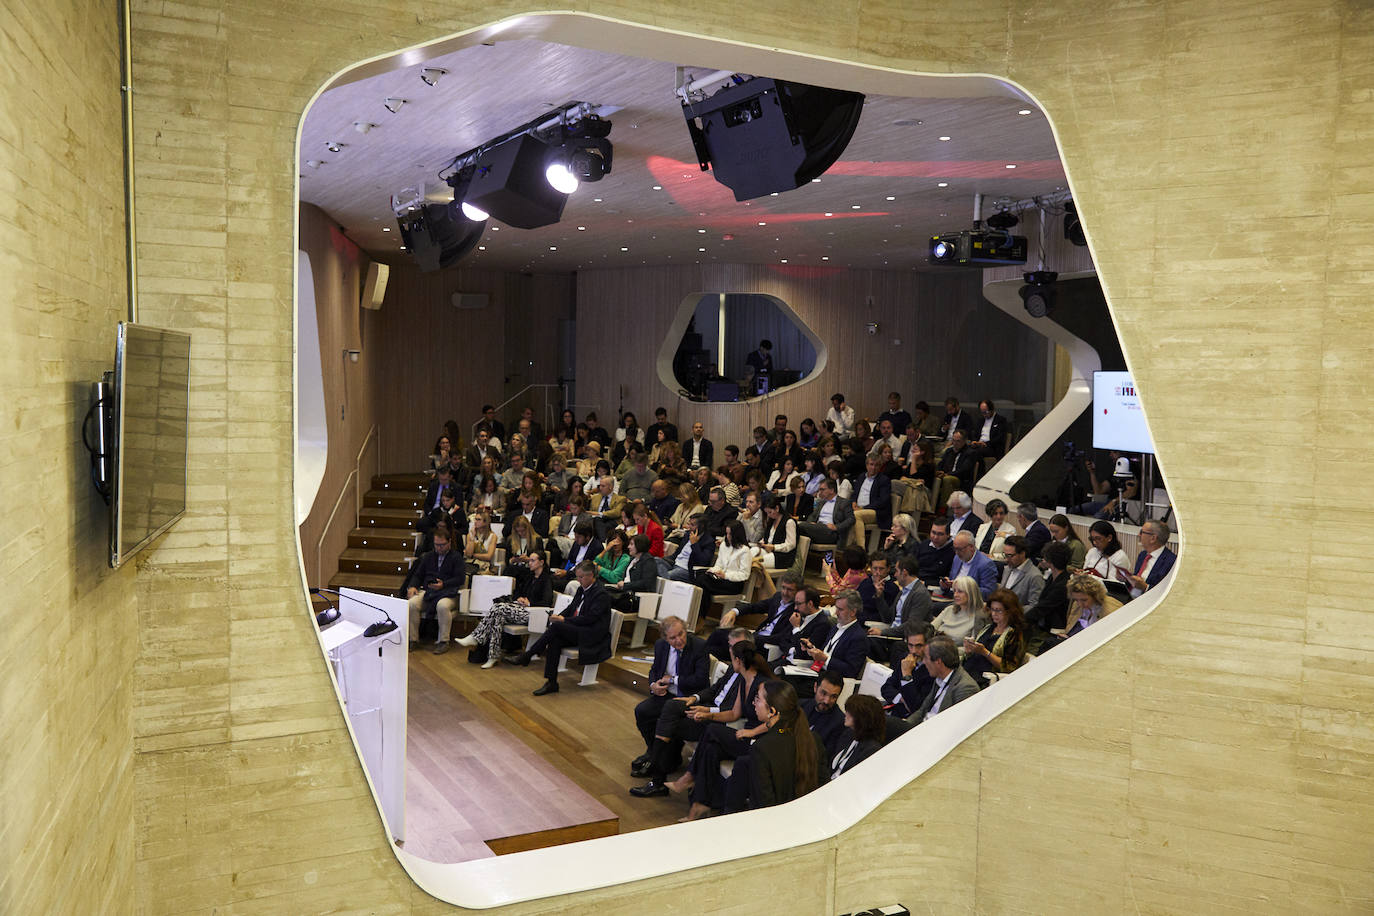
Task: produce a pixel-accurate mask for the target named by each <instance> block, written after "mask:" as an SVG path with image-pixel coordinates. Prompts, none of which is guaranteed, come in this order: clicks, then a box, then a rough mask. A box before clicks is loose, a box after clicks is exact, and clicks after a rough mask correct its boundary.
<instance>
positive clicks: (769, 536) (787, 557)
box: [755, 496, 797, 569]
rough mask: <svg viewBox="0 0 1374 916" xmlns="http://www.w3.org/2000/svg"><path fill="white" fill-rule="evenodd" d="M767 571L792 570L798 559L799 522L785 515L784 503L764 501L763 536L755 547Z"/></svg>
mask: <svg viewBox="0 0 1374 916" xmlns="http://www.w3.org/2000/svg"><path fill="white" fill-rule="evenodd" d="M755 547H757V549H758V551H759V562H760V563H762V564H763V566H764V568H765V569H791V568H792V563H793V562H794V561H795V560H796V559H797V522H796V519H791V518H788V517H787V516H786V515H785V514H784V513H783V508H782V501H781V500H778V499H774V498H773V497H771V496H765V497H764V500H763V536H762V537H761V538H759V542H758V544H756V545H755Z"/></svg>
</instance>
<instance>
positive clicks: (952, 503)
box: [949, 490, 983, 537]
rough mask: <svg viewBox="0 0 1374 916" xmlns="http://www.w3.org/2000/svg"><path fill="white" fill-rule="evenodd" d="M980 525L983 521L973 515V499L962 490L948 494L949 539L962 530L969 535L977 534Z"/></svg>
mask: <svg viewBox="0 0 1374 916" xmlns="http://www.w3.org/2000/svg"><path fill="white" fill-rule="evenodd" d="M982 524H983V520H982V519H981V518H979V517H978V516H976V515H974V514H973V497H971V496H969V495H968V494H967V493H965V492H964V491H963V490H955V491H954V492H953V493H951V494H949V534H950V537H953V536H954V535H956V534H958V533H959V532H960V531H964V530H967V531H968V533H969V534H977V533H978V528H979V527H980V526H981V525H982Z"/></svg>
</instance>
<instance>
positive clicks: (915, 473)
mask: <svg viewBox="0 0 1374 916" xmlns="http://www.w3.org/2000/svg"><path fill="white" fill-rule="evenodd" d="M903 476H905V477H910V478H912V479H913V480H918V481H920V482H921V483H923V484H925V487H926V489H927V490H929V491H930V492H931V493H932V494H934V493H935V449H934V447H933V446H931V444H930V442H929V441H928V440H926V439H917V440H916V443H915V444H914V445H913V446H912V447H911V451H910V452H909V453H908V454H907V468H906V471H905V473H904V475H903Z"/></svg>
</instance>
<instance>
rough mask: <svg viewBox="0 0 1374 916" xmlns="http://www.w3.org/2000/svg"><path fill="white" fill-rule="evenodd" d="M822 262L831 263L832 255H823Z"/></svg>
mask: <svg viewBox="0 0 1374 916" xmlns="http://www.w3.org/2000/svg"><path fill="white" fill-rule="evenodd" d="M821 260H822V261H829V260H830V255H828V254H823V255H821Z"/></svg>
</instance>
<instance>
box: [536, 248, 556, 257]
mask: <svg viewBox="0 0 1374 916" xmlns="http://www.w3.org/2000/svg"><path fill="white" fill-rule="evenodd" d="M557 250H558V246H557V245H550V246H549V251H557ZM540 257H541V258H542V257H543V255H540Z"/></svg>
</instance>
